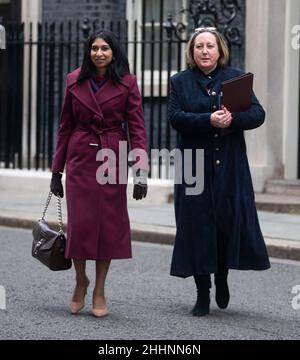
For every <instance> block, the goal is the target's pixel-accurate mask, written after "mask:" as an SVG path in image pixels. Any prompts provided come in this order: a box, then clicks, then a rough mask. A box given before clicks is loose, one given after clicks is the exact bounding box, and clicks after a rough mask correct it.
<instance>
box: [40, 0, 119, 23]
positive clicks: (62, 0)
mask: <svg viewBox="0 0 300 360" xmlns="http://www.w3.org/2000/svg"><path fill="white" fill-rule="evenodd" d="M42 11H43V12H42V18H43V21H49V22H52V21H58V22H61V21H64V22H65V21H77V20H83V19H84V18H85V17H87V18H89V19H90V20H91V21H95V20H99V22H101V21H111V20H114V21H118V20H125V17H126V0H43V10H42Z"/></svg>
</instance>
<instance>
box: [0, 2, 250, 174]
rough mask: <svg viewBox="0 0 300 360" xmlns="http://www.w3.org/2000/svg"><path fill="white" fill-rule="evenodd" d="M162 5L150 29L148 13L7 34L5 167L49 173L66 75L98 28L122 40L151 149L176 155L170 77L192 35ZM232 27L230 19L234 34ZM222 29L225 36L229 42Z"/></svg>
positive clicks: (0, 117)
mask: <svg viewBox="0 0 300 360" xmlns="http://www.w3.org/2000/svg"><path fill="white" fill-rule="evenodd" d="M224 2H225V3H227V5H228V4H229V3H232V4H233V5H234V4H235V3H236V1H231V2H229V1H227V2H226V1H221V3H224ZM202 3H203V4H204V5H207V4H208V3H209V1H202ZM162 4H163V1H160V6H161V9H160V18H159V19H156V21H154V20H153V21H151V22H146V14H145V10H144V12H143V14H142V19H141V20H142V21H141V22H140V23H138V22H137V21H134V22H133V23H130V24H129V23H128V22H127V21H118V22H109V23H104V22H98V21H94V22H92V23H90V22H89V21H87V20H85V21H83V22H79V21H77V22H72V23H71V22H66V23H59V24H58V23H51V24H50V23H43V24H29V25H27V26H24V24H10V25H8V26H7V27H6V33H7V39H6V50H0V79H1V81H0V167H5V168H28V169H44V170H45V169H48V168H49V167H50V166H51V162H52V157H53V151H54V148H55V141H56V132H57V127H58V122H59V115H60V111H61V104H62V99H63V92H64V86H65V77H66V74H67V73H68V72H70V71H72V70H73V69H75V68H77V67H78V66H80V64H81V61H82V55H83V48H84V43H85V40H86V38H87V36H88V35H89V34H90V33H91V31H93V30H96V29H100V28H106V29H107V28H108V29H110V30H112V31H114V32H115V33H116V34H117V35H118V36H119V39H120V41H121V42H122V44H123V46H124V48H125V50H126V51H127V54H128V57H129V60H130V67H131V71H132V72H133V73H135V74H136V75H137V77H138V80H139V86H140V90H141V94H142V98H143V106H144V112H145V119H146V126H147V134H148V142H149V148H150V149H152V148H156V149H163V148H167V149H172V148H174V147H175V144H176V133H175V132H174V131H173V129H171V128H170V125H169V124H168V122H167V94H168V92H169V79H170V76H171V75H172V74H173V73H175V72H177V71H180V70H182V69H183V68H185V57H184V49H185V47H186V43H187V39H188V38H189V34H190V27H189V26H188V24H183V23H181V24H180V23H178V22H177V23H174V21H173V20H172V18H171V17H169V18H168V20H167V21H165V22H164V18H163V8H162ZM233 5H232V6H233ZM144 9H145V7H144ZM231 9H232V8H231ZM187 10H189V11H190V15H193V14H192V10H191V9H185V10H184V9H183V10H182V11H187ZM234 10H235V11H238V8H234ZM214 11H215V10H214V9H213V14H215V12H214ZM200 15H201V14H200ZM193 16H194V21H196V20H195V16H196V15H195V14H194V15H193ZM214 19H215V21H216V17H215V18H214ZM199 21H200V23H201V21H202V22H203V21H205V19H204V20H203V19H202V20H198V24H199ZM232 21H233V15H232V16H231V17H230V21H229V23H228V24H229V25H230V26H232ZM214 24H215V23H214ZM224 24H225V23H224ZM224 24H223V25H222V26H224V31H225V30H226V31H227V33H228V32H229V33H231V34H232V33H233V32H232V31H230V28H229V25H228V24H227V26H226V24H225V25H224ZM129 25H130V28H131V31H129V29H128V27H129ZM215 25H216V24H215ZM128 34H130V35H128ZM229 40H230V39H229ZM234 46H236V47H237V48H238V51H239V56H238V57H237V58H236V59H235V63H236V64H237V65H239V64H240V63H242V62H243V56H244V54H243V52H241V41H240V39H239V41H237V39H236V38H234V39H232V44H231V48H232V47H234ZM233 65H235V64H233ZM158 176H159V177H160V176H161V170H160V169H159V172H158Z"/></svg>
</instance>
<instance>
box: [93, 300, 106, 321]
mask: <svg viewBox="0 0 300 360" xmlns="http://www.w3.org/2000/svg"><path fill="white" fill-rule="evenodd" d="M104 301H105V307H104V308H95V307H94V305H93V309H92V313H93V315H94V316H96V317H103V316H106V315H107V314H108V308H107V305H106V300H105V298H104Z"/></svg>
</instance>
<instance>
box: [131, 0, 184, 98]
mask: <svg viewBox="0 0 300 360" xmlns="http://www.w3.org/2000/svg"><path fill="white" fill-rule="evenodd" d="M186 5H187V0H128V2H127V19H128V21H129V24H128V39H129V41H130V45H129V47H128V55H129V61H130V64H131V68H132V69H135V70H136V73H137V76H138V79H139V82H140V83H141V82H143V84H144V87H143V90H142V91H143V93H144V95H145V96H150V93H151V94H153V93H154V96H158V95H159V93H160V94H161V95H162V96H166V94H167V82H168V75H169V72H171V74H173V73H175V72H177V71H179V70H182V69H183V68H185V56H184V50H185V46H186V43H185V42H182V41H180V40H178V39H177V38H175V37H174V36H173V41H172V42H171V43H170V42H168V38H167V32H166V29H165V28H164V25H165V24H166V23H167V20H168V16H169V15H171V16H172V21H173V23H174V24H175V25H176V24H177V23H178V22H183V23H184V24H186V23H187V21H186V14H184V13H182V12H181V9H182V8H186ZM135 21H136V25H135ZM134 44H136V45H134ZM160 80H161V81H160ZM159 87H160V89H159Z"/></svg>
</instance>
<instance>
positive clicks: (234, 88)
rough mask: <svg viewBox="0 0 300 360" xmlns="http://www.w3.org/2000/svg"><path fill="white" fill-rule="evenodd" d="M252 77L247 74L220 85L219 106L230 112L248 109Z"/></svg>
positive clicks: (250, 98)
mask: <svg viewBox="0 0 300 360" xmlns="http://www.w3.org/2000/svg"><path fill="white" fill-rule="evenodd" d="M253 77H254V75H253V74H252V73H250V72H249V73H247V74H244V75H241V76H238V77H235V78H233V79H230V80H226V81H223V82H222V83H221V104H222V105H224V106H225V107H226V108H227V109H228V110H229V111H230V112H241V111H245V110H247V109H249V108H250V106H251V102H252V88H253Z"/></svg>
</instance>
